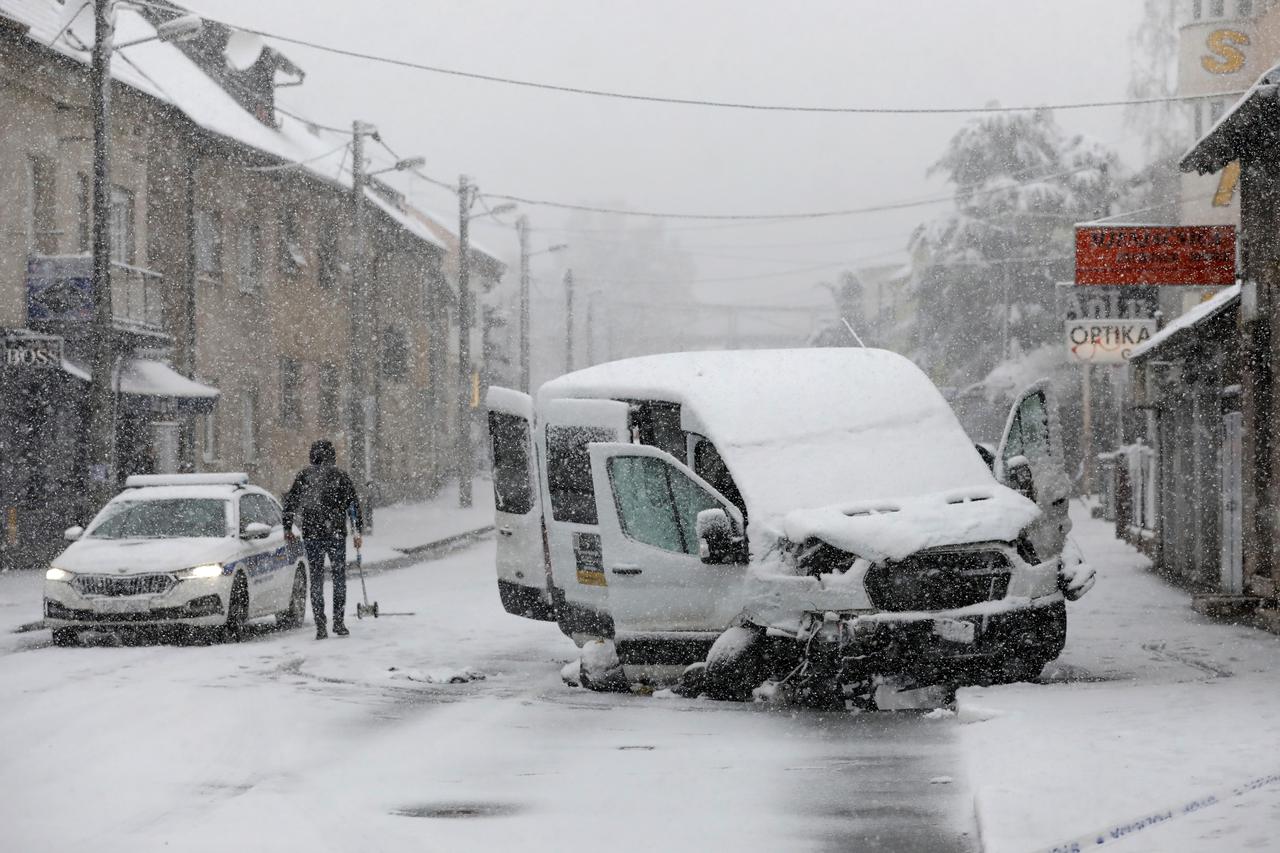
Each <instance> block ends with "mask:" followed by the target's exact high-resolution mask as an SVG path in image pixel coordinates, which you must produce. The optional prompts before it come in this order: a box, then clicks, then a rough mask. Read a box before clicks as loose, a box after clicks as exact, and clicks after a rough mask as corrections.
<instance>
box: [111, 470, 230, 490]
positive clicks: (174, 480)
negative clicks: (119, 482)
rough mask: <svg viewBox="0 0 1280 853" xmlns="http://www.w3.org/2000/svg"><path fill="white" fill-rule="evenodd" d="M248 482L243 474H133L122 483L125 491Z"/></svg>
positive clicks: (228, 484)
mask: <svg viewBox="0 0 1280 853" xmlns="http://www.w3.org/2000/svg"><path fill="white" fill-rule="evenodd" d="M248 482H249V475H248V474H244V473H227V474H133V475H132V476H130V477H128V478H127V479H125V481H124V487H125V488H126V489H142V488H146V487H148V486H243V485H246V484H247V483H248Z"/></svg>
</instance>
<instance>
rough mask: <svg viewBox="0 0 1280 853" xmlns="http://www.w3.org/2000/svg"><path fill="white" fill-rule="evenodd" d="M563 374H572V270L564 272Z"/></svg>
mask: <svg viewBox="0 0 1280 853" xmlns="http://www.w3.org/2000/svg"><path fill="white" fill-rule="evenodd" d="M564 372H565V373H572V372H573V270H571V269H570V270H565V271H564Z"/></svg>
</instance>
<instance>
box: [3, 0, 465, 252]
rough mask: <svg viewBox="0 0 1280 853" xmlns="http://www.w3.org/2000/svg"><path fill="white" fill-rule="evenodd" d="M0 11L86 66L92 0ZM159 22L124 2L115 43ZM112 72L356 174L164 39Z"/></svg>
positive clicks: (308, 165) (277, 146) (235, 135)
mask: <svg viewBox="0 0 1280 853" xmlns="http://www.w3.org/2000/svg"><path fill="white" fill-rule="evenodd" d="M0 15H3V16H4V17H7V18H10V19H12V20H15V21H18V22H19V23H22V24H25V25H26V26H28V27H29V28H30V29H29V31H28V33H27V35H28V37H29V38H31V39H33V40H35V41H37V42H39V43H40V44H42V45H44V46H46V47H48V48H50V49H52V50H54V51H56V52H57V53H60V54H62V55H64V56H67V57H69V58H71V59H74V60H75V61H77V62H81V63H84V64H88V63H89V61H90V58H91V57H90V50H89V48H91V47H92V45H93V29H94V27H93V14H92V9H91V8H90V7H89V5H88V4H81V3H78V2H68V3H66V4H65V5H63V4H61V3H57V2H55V0H0ZM155 33H156V31H155V27H153V26H152V24H151V23H150V22H149V21H147V20H146V19H145V18H144V17H142V15H140V14H138V13H137V12H135V11H133V10H131V9H129V8H127V7H120V8H119V9H118V12H117V16H116V41H117V42H120V43H123V42H127V41H131V40H134V39H141V38H148V37H150V36H154V35H155ZM111 76H112V77H113V78H114V79H116V80H118V81H119V82H121V83H124V84H125V85H128V86H130V87H132V88H134V89H136V90H138V91H139V92H142V93H143V94H145V95H148V96H150V97H152V98H155V99H156V100H158V101H161V102H163V103H165V104H168V105H170V106H172V107H174V108H175V109H177V110H178V111H180V112H181V113H183V114H184V115H186V116H187V118H189V119H190V120H191V121H192V122H193V123H195V124H196V125H197V126H198V127H200V128H202V129H203V130H205V131H208V132H209V133H212V134H216V135H218V136H222V137H225V138H227V139H230V140H233V141H235V142H239V143H241V144H243V145H245V146H248V147H249V148H252V149H254V150H256V151H260V152H262V153H264V154H267V155H270V156H272V157H275V158H278V159H280V160H282V161H285V162H293V163H299V164H303V165H300V166H299V170H300V171H304V172H306V173H307V174H310V175H312V176H314V177H318V178H320V179H322V180H324V181H326V182H328V183H330V184H335V185H337V186H339V187H343V188H347V189H349V188H350V187H351V173H350V170H349V168H347V169H344V168H343V166H342V163H343V159H344V158H343V154H344V152H343V151H342V150H341V148H339V150H336V151H335V150H334V148H335V140H337V137H333V136H331V137H329V138H321V137H320V136H319V135H318V134H317V133H316V132H314V131H313V130H312V129H311V128H310V127H309V126H308V125H306V124H305V123H304V122H301V121H298V120H297V119H294V118H292V117H290V116H286V115H283V114H281V115H280V116H279V117H278V119H279V127H278V128H272V127H268V126H267V125H265V124H263V123H262V122H260V121H258V119H257V118H256V117H254V116H253V115H252V114H251V113H249V112H248V111H247V110H245V108H244V107H243V106H241V105H240V103H239V102H238V101H237V100H236V99H235V98H233V97H232V96H231V94H230V93H228V92H227V90H226V89H225V88H224V87H223V85H222V84H221V83H219V82H218V81H216V80H214V79H213V78H212V77H210V76H209V75H208V73H206V72H205V70H204V69H202V68H201V67H200V66H199V65H198V64H196V63H195V62H194V61H192V59H191V58H190V57H189V56H187V55H186V54H185V53H183V52H182V50H181V49H180V48H178V47H176V46H175V45H173V44H169V43H167V42H162V41H159V40H156V41H149V42H144V43H142V44H137V45H133V46H132V47H127V48H123V49H119V50H117V51H115V53H114V56H113V59H112V62H111ZM366 197H368V198H370V199H371V200H373V202H374V204H375V206H376V207H377V208H378V209H379V210H381V211H382V212H383V213H384V214H385V215H386V216H388V217H389V218H390V219H391V220H392V221H394V222H395V223H396V224H398V225H399V226H400V227H402V228H404V229H405V230H406V231H407V232H408V233H410V234H411V235H413V236H414V237H416V238H418V239H420V240H423V241H424V242H426V243H429V244H430V245H433V246H436V247H437V248H441V249H445V248H447V246H446V245H445V243H444V242H443V241H442V240H440V239H439V238H438V237H436V236H435V235H434V234H432V233H431V232H430V231H428V230H427V229H425V228H423V227H422V225H421V223H419V222H417V221H415V219H414V218H413V217H411V216H409V215H408V214H407V213H405V212H404V211H402V210H400V209H399V208H397V207H395V206H393V205H390V204H388V203H387V202H386V201H384V200H383V199H381V198H379V197H378V196H377V194H376V193H374V192H373V191H372V190H366Z"/></svg>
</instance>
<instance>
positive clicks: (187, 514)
mask: <svg viewBox="0 0 1280 853" xmlns="http://www.w3.org/2000/svg"><path fill="white" fill-rule="evenodd" d="M226 535H227V516H226V501H221V500H216V499H209V498H165V499H158V500H136V501H116V502H114V503H110V504H108V505H107V508H106V514H105V515H104V517H103V518H102V520H101V521H99V522H98V523H97V524H96V525H94V527H93V529H92V530H90V531H89V537H90V538H92V539H176V538H180V537H192V536H194V537H200V536H209V537H222V536H226Z"/></svg>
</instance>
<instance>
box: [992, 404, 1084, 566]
mask: <svg viewBox="0 0 1280 853" xmlns="http://www.w3.org/2000/svg"><path fill="white" fill-rule="evenodd" d="M996 472H997V478H998V479H999V480H1000V482H1002V483H1004V484H1005V485H1006V486H1008V487H1009V488H1011V489H1013V490H1015V491H1017V492H1019V493H1021V494H1023V495H1026V496H1027V497H1028V498H1030V499H1031V500H1033V501H1035V503H1036V505H1037V506H1039V507H1040V513H1041V515H1040V518H1039V519H1037V520H1036V521H1035V522H1033V523H1032V525H1031V526H1030V527H1029V528H1028V529H1027V538H1028V539H1029V540H1030V541H1031V546H1032V547H1033V548H1034V549H1035V552H1036V556H1037V558H1038V559H1039V560H1041V561H1042V562H1043V561H1045V560H1049V559H1051V558H1053V557H1056V556H1057V555H1058V554H1061V553H1062V546H1063V544H1064V543H1065V542H1066V539H1067V534H1068V533H1070V532H1071V518H1070V517H1069V516H1068V514H1067V511H1068V505H1067V500H1068V498H1069V496H1070V493H1071V482H1070V480H1068V479H1067V472H1066V466H1065V464H1064V463H1063V460H1062V437H1061V436H1060V435H1058V412H1057V406H1056V403H1055V402H1054V400H1053V397H1052V395H1051V394H1050V393H1049V389H1048V387H1047V384H1046V383H1037V384H1036V385H1033V386H1032V387H1031V388H1030V389H1028V390H1027V391H1024V392H1023V393H1022V395H1021V396H1019V397H1018V399H1017V401H1016V402H1015V403H1014V405H1013V409H1012V410H1010V412H1009V419H1008V421H1007V422H1006V424H1005V428H1004V436H1003V437H1002V438H1001V439H1000V450H999V453H997V454H996Z"/></svg>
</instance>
